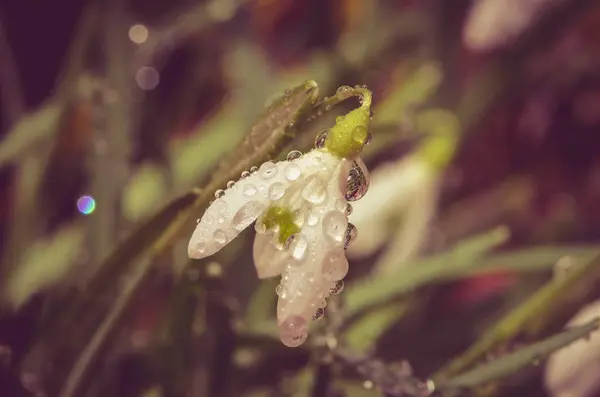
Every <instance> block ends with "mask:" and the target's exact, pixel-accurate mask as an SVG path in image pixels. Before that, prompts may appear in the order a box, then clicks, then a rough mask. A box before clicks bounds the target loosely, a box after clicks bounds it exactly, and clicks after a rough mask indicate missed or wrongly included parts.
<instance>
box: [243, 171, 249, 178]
mask: <svg viewBox="0 0 600 397" xmlns="http://www.w3.org/2000/svg"><path fill="white" fill-rule="evenodd" d="M249 176H250V172H249V171H244V172H242V175H241V177H242V179H246V178H248V177H249Z"/></svg>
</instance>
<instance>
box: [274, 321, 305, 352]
mask: <svg viewBox="0 0 600 397" xmlns="http://www.w3.org/2000/svg"><path fill="white" fill-rule="evenodd" d="M307 337H308V324H307V322H306V320H305V319H303V318H302V317H300V316H289V317H287V318H286V319H285V320H283V322H282V323H281V325H280V326H279V338H280V339H281V342H282V343H283V344H284V345H286V346H288V347H298V346H300V345H301V344H303V343H304V341H306V338H307Z"/></svg>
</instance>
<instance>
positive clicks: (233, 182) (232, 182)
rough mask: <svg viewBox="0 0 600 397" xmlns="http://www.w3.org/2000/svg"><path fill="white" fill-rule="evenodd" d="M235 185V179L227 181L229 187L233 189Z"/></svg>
mask: <svg viewBox="0 0 600 397" xmlns="http://www.w3.org/2000/svg"><path fill="white" fill-rule="evenodd" d="M234 185H235V181H229V182H227V189H231V188H232V187H233V186H234Z"/></svg>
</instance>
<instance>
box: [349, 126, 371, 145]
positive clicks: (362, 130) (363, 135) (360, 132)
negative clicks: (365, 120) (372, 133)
mask: <svg viewBox="0 0 600 397" xmlns="http://www.w3.org/2000/svg"><path fill="white" fill-rule="evenodd" d="M368 136H369V133H368V132H367V128H366V127H364V126H362V125H359V126H356V127H354V129H353V130H352V140H353V141H354V142H358V143H362V144H363V145H364V144H365V142H366V141H367V137H368Z"/></svg>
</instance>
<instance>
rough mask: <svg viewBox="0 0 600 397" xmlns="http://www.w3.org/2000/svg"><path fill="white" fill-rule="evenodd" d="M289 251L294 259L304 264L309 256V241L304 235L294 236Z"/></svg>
mask: <svg viewBox="0 0 600 397" xmlns="http://www.w3.org/2000/svg"><path fill="white" fill-rule="evenodd" d="M293 237H294V238H293V240H292V241H291V243H290V245H289V247H288V251H289V253H290V255H291V257H292V258H293V259H295V260H296V261H298V262H302V261H303V260H304V259H306V256H307V254H308V240H307V239H306V237H304V236H303V235H301V234H300V235H295V236H293Z"/></svg>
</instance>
